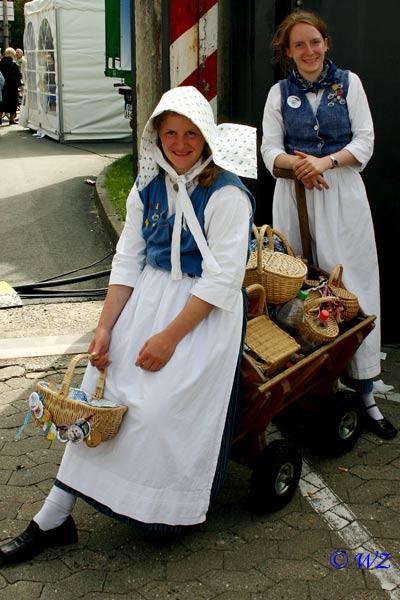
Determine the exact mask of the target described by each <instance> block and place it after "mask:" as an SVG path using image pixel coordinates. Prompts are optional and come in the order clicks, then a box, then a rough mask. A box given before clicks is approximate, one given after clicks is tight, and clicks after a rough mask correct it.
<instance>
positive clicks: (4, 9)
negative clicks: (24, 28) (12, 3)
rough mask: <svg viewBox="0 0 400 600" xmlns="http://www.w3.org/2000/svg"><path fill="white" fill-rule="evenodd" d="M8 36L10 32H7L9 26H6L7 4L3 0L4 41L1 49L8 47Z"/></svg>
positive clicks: (5, 0)
mask: <svg viewBox="0 0 400 600" xmlns="http://www.w3.org/2000/svg"><path fill="white" fill-rule="evenodd" d="M9 36H10V34H9V28H8V6H7V0H3V41H4V48H3V50H5V49H6V48H8V46H9V45H10V40H9Z"/></svg>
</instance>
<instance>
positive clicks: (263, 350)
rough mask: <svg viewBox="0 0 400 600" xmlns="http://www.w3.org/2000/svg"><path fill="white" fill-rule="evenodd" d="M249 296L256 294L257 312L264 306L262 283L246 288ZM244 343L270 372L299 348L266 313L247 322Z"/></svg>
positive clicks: (275, 369)
mask: <svg viewBox="0 0 400 600" xmlns="http://www.w3.org/2000/svg"><path fill="white" fill-rule="evenodd" d="M247 293H248V295H249V298H252V297H254V295H258V296H259V298H260V301H259V312H260V313H262V312H263V309H264V306H265V291H264V288H263V286H262V285H260V284H253V285H251V286H249V288H247ZM245 345H246V346H247V347H248V348H249V349H250V350H251V352H252V353H253V354H254V355H255V357H256V358H257V359H258V360H261V361H262V364H263V370H264V372H265V373H268V374H271V373H273V372H275V371H277V370H278V369H280V368H282V367H283V366H284V365H285V364H286V363H287V361H288V359H289V358H290V356H291V355H292V354H294V353H295V352H298V351H299V350H300V346H299V344H298V343H297V342H296V340H295V339H293V338H292V337H291V336H290V335H289V334H287V333H286V332H285V331H282V329H280V327H278V325H276V324H275V323H273V322H272V321H271V319H270V318H269V317H268V316H267V315H266V314H259V316H256V317H254V318H253V319H251V320H250V321H249V322H248V323H247V332H246V338H245Z"/></svg>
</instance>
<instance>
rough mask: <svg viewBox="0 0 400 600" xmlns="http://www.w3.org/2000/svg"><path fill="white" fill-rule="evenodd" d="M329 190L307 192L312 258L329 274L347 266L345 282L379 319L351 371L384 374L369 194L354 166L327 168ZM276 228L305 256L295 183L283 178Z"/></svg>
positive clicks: (364, 375)
mask: <svg viewBox="0 0 400 600" xmlns="http://www.w3.org/2000/svg"><path fill="white" fill-rule="evenodd" d="M324 177H325V179H326V180H327V182H328V184H329V189H328V190H326V189H323V190H321V191H319V190H306V200H307V210H308V218H309V225H310V234H311V242H312V251H313V262H314V264H315V265H316V266H318V267H320V268H321V269H323V270H325V271H327V272H330V271H331V269H332V268H333V267H334V266H335V264H337V263H340V264H342V265H343V283H344V285H345V286H346V287H347V289H349V290H350V291H351V292H353V293H354V294H356V295H357V296H358V299H359V303H360V306H361V308H362V310H363V311H364V312H365V313H366V314H367V315H370V314H374V315H376V316H377V317H378V318H377V320H376V326H375V328H374V329H373V331H372V332H371V333H370V334H369V335H368V336H367V337H366V339H365V340H364V342H363V343H362V344H361V346H360V348H359V349H358V350H357V352H356V354H355V355H354V358H353V360H352V361H351V363H350V365H349V368H348V373H349V375H350V376H351V377H354V378H355V379H369V378H372V377H375V376H376V375H378V374H379V373H380V343H381V334H380V294H379V268H378V257H377V252H376V245H375V234H374V228H373V223H372V218H371V211H370V207H369V204H368V199H367V194H366V191H365V187H364V183H363V181H362V179H361V176H360V174H359V173H358V171H357V170H356V169H353V168H352V167H341V168H340V169H333V170H329V171H326V172H325V173H324ZM273 226H274V227H275V228H276V229H278V230H280V231H282V233H284V235H285V236H286V237H287V238H288V240H289V242H290V244H291V245H292V247H293V250H294V252H295V253H296V254H301V252H302V247H301V238H300V229H299V218H298V213H297V207H296V199H295V192H294V183H293V182H292V181H290V180H284V179H278V180H277V182H276V187H275V193H274V202H273Z"/></svg>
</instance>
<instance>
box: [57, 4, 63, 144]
mask: <svg viewBox="0 0 400 600" xmlns="http://www.w3.org/2000/svg"><path fill="white" fill-rule="evenodd" d="M60 40H61V22H60V12H59V10H58V9H57V8H56V47H57V61H56V69H57V88H56V89H57V96H56V99H57V114H58V136H59V137H58V139H59V141H60V143H61V144H63V143H64V112H63V102H64V99H63V91H62V68H61V42H60Z"/></svg>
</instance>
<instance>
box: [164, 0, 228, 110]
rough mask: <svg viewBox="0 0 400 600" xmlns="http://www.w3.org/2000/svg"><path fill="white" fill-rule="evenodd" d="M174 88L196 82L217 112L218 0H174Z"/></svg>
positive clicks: (171, 34)
mask: <svg viewBox="0 0 400 600" xmlns="http://www.w3.org/2000/svg"><path fill="white" fill-rule="evenodd" d="M169 22H170V31H169V44H170V81H171V88H172V87H176V86H179V85H193V86H194V87H196V88H197V89H198V90H200V92H201V93H202V94H204V96H205V97H206V98H207V100H208V101H209V102H210V104H211V106H212V108H213V111H214V115H215V116H216V114H217V41H218V0H170V5H169Z"/></svg>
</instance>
